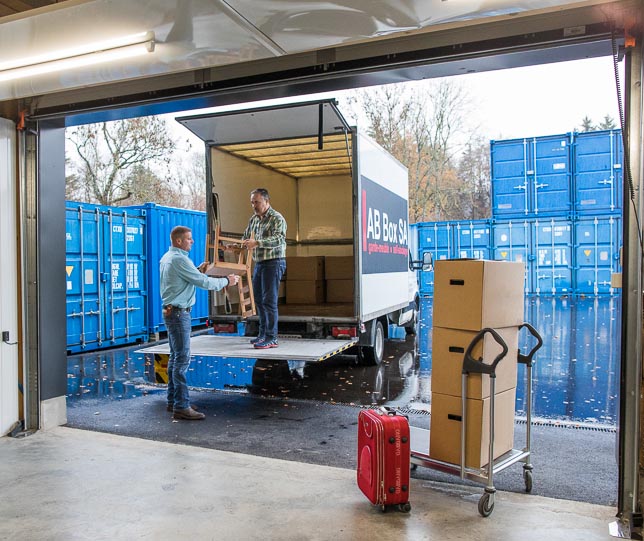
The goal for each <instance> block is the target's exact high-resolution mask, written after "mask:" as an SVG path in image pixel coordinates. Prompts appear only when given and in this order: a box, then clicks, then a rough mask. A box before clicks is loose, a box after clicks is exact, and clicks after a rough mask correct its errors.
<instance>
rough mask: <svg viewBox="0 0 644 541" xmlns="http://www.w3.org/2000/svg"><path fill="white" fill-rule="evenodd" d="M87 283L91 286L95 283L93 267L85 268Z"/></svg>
mask: <svg viewBox="0 0 644 541" xmlns="http://www.w3.org/2000/svg"><path fill="white" fill-rule="evenodd" d="M85 284H86V285H90V286H91V285H93V284H94V271H93V270H92V269H86V270H85Z"/></svg>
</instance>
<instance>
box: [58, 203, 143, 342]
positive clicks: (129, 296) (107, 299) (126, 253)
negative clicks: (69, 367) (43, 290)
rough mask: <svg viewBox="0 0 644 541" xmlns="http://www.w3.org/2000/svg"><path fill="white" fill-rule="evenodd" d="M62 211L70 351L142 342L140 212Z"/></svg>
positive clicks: (73, 207) (76, 207) (79, 207)
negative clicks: (64, 215)
mask: <svg viewBox="0 0 644 541" xmlns="http://www.w3.org/2000/svg"><path fill="white" fill-rule="evenodd" d="M65 213H66V273H67V287H66V289H67V299H66V304H67V312H66V313H67V349H68V351H70V352H73V353H76V352H80V351H88V350H93V349H100V348H105V347H112V346H117V345H124V344H131V343H136V342H144V341H146V340H147V338H148V331H147V265H146V255H145V252H146V248H145V238H146V236H147V226H146V219H145V215H144V213H143V212H141V211H140V210H137V209H119V208H112V207H105V206H100V205H90V204H86V203H73V202H67V203H66V209H65Z"/></svg>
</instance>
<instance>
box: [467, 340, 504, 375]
mask: <svg viewBox="0 0 644 541" xmlns="http://www.w3.org/2000/svg"><path fill="white" fill-rule="evenodd" d="M487 333H490V334H491V335H492V338H494V340H495V341H496V343H497V344H499V345H500V346H501V348H503V351H501V353H499V354H498V355H497V356H496V358H495V359H494V361H493V362H492V364H485V363H484V362H483V357H480V358H479V359H478V360H475V359H473V358H472V350H473V349H474V346H476V344H478V343H479V342H480V341H481V340H483V337H484V336H485V335H486V334H487ZM507 353H508V345H507V344H506V343H505V340H503V338H501V335H499V333H498V332H496V331H495V330H494V329H490V328H489V327H486V328H485V329H481V330H480V331H479V332H478V333H477V334H476V336H475V337H474V338H473V339H472V341H471V342H470V345H469V346H467V350H466V351H465V355H464V357H463V371H462V373H463V374H488V375H489V376H490V377H491V378H494V377H496V365H497V364H499V362H500V361H501V359H503V357H505V356H506V354H507Z"/></svg>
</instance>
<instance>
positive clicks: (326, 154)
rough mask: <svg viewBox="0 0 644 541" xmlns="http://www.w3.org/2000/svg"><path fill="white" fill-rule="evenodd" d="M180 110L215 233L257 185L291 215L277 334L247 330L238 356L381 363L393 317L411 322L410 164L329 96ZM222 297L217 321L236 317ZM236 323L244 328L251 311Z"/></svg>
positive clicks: (214, 301) (229, 231)
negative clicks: (196, 150)
mask: <svg viewBox="0 0 644 541" xmlns="http://www.w3.org/2000/svg"><path fill="white" fill-rule="evenodd" d="M177 121H178V122H179V123H181V124H182V125H183V126H185V127H186V128H187V129H188V130H190V131H191V132H192V133H194V134H195V135H197V136H198V137H199V138H201V139H202V140H203V141H204V143H205V145H206V164H207V172H206V176H207V197H208V198H209V205H208V223H209V224H210V228H211V231H214V228H215V227H216V226H220V228H221V231H222V233H221V234H222V235H224V234H225V235H226V236H235V235H237V236H240V235H241V233H242V232H243V231H244V229H245V228H246V226H247V224H248V220H249V218H250V216H251V215H252V208H251V206H250V192H251V191H252V190H253V189H255V188H266V189H267V190H268V191H269V194H270V203H271V205H272V206H273V208H275V209H276V210H277V211H279V212H280V213H281V214H282V215H283V216H284V218H285V219H286V222H287V224H288V230H287V252H286V255H287V269H286V275H285V280H284V283H283V284H282V287H280V304H279V337H280V346H279V348H275V349H269V350H254V351H253V350H250V349H249V348H248V339H247V338H245V339H244V343H245V344H246V348H245V350H244V351H245V353H246V354H245V355H244V356H246V357H257V358H261V357H268V358H275V359H297V360H305V361H310V360H320V359H324V358H327V357H329V356H331V355H333V354H336V353H338V352H340V351H343V350H346V349H348V348H352V349H351V351H352V352H355V353H356V354H357V355H358V357H359V359H360V360H361V361H362V362H363V363H364V364H379V363H380V362H381V361H382V358H383V351H384V343H385V340H386V339H387V338H388V333H389V329H390V328H391V325H397V326H403V327H406V330H407V332H408V333H413V332H415V326H416V324H417V320H418V308H419V298H418V283H417V279H416V273H415V272H414V268H415V263H414V262H413V261H412V260H411V256H410V254H411V253H410V250H409V241H410V239H409V227H408V221H409V218H408V176H407V169H406V168H405V167H404V166H403V165H401V164H400V163H399V162H398V161H397V160H396V159H395V158H393V156H391V155H390V154H389V153H388V152H386V151H385V150H384V149H383V148H381V147H380V146H379V145H378V144H376V143H375V142H374V141H372V140H371V139H370V138H369V137H367V136H366V135H365V134H364V133H361V132H360V131H359V130H358V129H357V128H356V127H354V126H350V125H349V124H348V123H347V122H346V120H345V119H344V118H343V116H342V115H341V114H340V112H339V111H338V109H337V104H336V102H335V101H334V100H320V101H314V102H306V103H295V104H288V105H279V106H272V107H262V108H255V109H245V110H238V111H227V112H219V113H213V114H206V115H197V116H188V117H181V118H177ZM227 300H228V301H230V300H232V303H233V306H234V305H235V299H234V298H233V299H230V298H229V299H225V298H224V295H223V294H222V293H221V292H218V293H214V294H211V310H210V312H211V313H210V319H211V321H212V323H213V325H214V327H215V328H226V324H227V323H228V324H230V323H231V322H234V321H236V320H237V321H238V320H240V319H241V316H239V315H236V313H234V312H235V311H234V310H233V313H230V312H231V310H227V309H226V306H227V305H228V306H230V303H227V302H226V301H227ZM229 326H230V325H229ZM245 328H246V334H248V335H253V334H254V333H255V332H256V330H257V316H251V317H249V318H248V319H247V320H246V325H245ZM214 338H215V339H217V340H218V339H219V338H221V337H219V336H217V337H214ZM289 338H293V340H290V339H289ZM218 343H219V344H221V346H222V347H226V344H225V343H224V342H222V341H220V342H218ZM237 345H238V344H237ZM237 345H236V344H233V342H231V343H230V344H229V346H230V347H231V348H233V349H235V347H237ZM317 346H319V347H320V348H321V349H319V348H318V347H317ZM193 349H194V344H193ZM218 352H219V353H218V354H224V353H222V350H218ZM193 353H194V352H193ZM305 353H306V354H305ZM309 354H310V355H309ZM225 355H227V356H233V354H231V351H227V352H225Z"/></svg>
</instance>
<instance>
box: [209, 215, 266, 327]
mask: <svg viewBox="0 0 644 541" xmlns="http://www.w3.org/2000/svg"><path fill="white" fill-rule="evenodd" d="M206 242H207V245H206V257H208V255H209V254H210V253H212V254H213V263H212V264H211V265H210V266H209V267H208V268H207V269H206V274H207V275H208V276H218V277H225V276H228V275H229V274H236V275H237V276H239V282H237V285H234V286H229V287H236V288H237V292H238V293H239V310H240V314H241V316H242V317H244V318H246V317H250V316H254V315H255V313H256V311H255V297H254V296H253V282H252V277H251V263H252V260H253V255H252V251H251V250H248V249H247V248H245V247H244V246H243V245H242V244H241V240H240V239H239V238H236V237H227V236H224V235H222V234H221V226H219V225H217V226H216V227H215V233H214V242H213V243H212V244H210V239H208V240H207V241H206ZM226 254H229V255H230V254H232V257H229V259H232V261H226V260H225V257H226Z"/></svg>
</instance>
